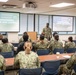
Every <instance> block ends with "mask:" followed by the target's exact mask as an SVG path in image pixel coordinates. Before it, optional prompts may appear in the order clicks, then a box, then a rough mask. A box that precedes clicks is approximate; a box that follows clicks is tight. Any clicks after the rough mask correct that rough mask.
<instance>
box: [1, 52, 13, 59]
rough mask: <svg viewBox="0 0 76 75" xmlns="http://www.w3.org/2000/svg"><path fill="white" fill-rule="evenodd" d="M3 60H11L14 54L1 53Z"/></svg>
mask: <svg viewBox="0 0 76 75" xmlns="http://www.w3.org/2000/svg"><path fill="white" fill-rule="evenodd" d="M0 54H1V55H2V56H3V57H4V58H12V57H14V52H13V51H11V52H1V53H0Z"/></svg>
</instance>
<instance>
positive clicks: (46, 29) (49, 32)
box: [42, 27, 52, 39]
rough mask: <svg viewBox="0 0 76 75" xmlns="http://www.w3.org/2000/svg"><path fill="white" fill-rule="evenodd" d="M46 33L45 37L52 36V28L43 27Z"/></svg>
mask: <svg viewBox="0 0 76 75" xmlns="http://www.w3.org/2000/svg"><path fill="white" fill-rule="evenodd" d="M42 33H44V34H45V38H47V39H49V38H50V36H51V37H52V30H51V28H47V27H46V28H43V32H42Z"/></svg>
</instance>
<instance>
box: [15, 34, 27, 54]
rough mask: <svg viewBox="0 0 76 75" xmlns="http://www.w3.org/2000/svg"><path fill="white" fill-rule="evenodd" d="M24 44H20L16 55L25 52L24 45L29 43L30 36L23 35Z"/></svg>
mask: <svg viewBox="0 0 76 75" xmlns="http://www.w3.org/2000/svg"><path fill="white" fill-rule="evenodd" d="M23 40H24V41H23V42H21V43H19V45H18V47H17V51H16V54H18V53H19V52H20V51H24V48H23V46H24V43H25V42H27V41H28V35H23Z"/></svg>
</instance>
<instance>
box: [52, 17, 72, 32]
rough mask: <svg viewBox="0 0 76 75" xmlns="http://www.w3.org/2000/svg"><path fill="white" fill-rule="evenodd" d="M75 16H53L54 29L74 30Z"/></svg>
mask: <svg viewBox="0 0 76 75" xmlns="http://www.w3.org/2000/svg"><path fill="white" fill-rule="evenodd" d="M72 30H73V17H69V16H53V31H72Z"/></svg>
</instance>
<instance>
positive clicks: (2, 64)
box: [0, 55, 5, 71]
mask: <svg viewBox="0 0 76 75" xmlns="http://www.w3.org/2000/svg"><path fill="white" fill-rule="evenodd" d="M1 70H5V60H4V57H3V56H2V55H0V71H1Z"/></svg>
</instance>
